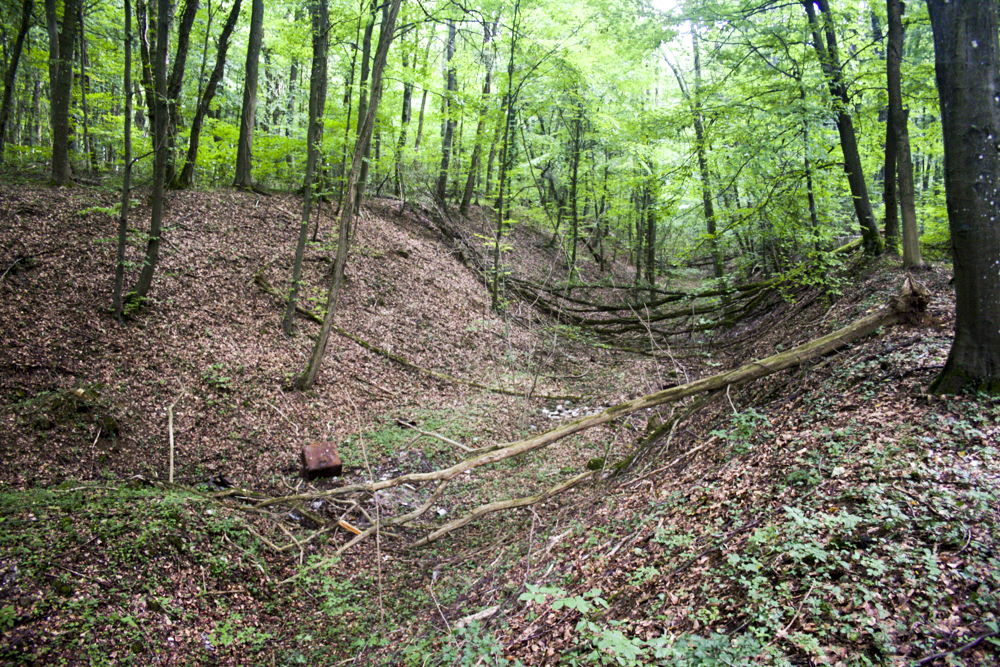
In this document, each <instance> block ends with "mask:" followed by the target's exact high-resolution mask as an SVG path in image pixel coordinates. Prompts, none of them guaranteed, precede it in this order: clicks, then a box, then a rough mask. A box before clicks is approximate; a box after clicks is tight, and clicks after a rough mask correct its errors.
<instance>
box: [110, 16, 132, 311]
mask: <svg viewBox="0 0 1000 667" xmlns="http://www.w3.org/2000/svg"><path fill="white" fill-rule="evenodd" d="M123 4H124V5H125V70H124V74H123V77H122V79H123V88H124V90H125V123H124V125H125V127H124V128H123V132H124V135H125V174H124V177H123V178H122V206H121V211H120V212H119V216H118V252H117V254H116V255H115V287H114V292H113V293H112V296H111V306H112V309H113V310H114V314H115V319H116V320H118V321H119V322H120V321H121V319H122V291H123V290H124V286H125V246H126V244H127V243H128V209H129V201H130V196H131V186H132V3H131V0H126V1H125V2H124V3H123Z"/></svg>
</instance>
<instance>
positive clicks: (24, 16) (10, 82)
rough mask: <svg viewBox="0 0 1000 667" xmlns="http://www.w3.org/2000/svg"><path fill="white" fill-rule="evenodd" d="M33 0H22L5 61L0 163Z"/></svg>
mask: <svg viewBox="0 0 1000 667" xmlns="http://www.w3.org/2000/svg"><path fill="white" fill-rule="evenodd" d="M32 5H33V0H24V4H23V5H22V6H21V28H20V29H19V30H18V31H17V38H16V39H15V40H14V48H13V49H12V50H11V53H10V61H9V62H8V63H7V72H6V73H5V74H4V77H3V102H0V164H3V147H4V143H5V141H6V139H7V119H8V118H10V107H11V104H12V102H13V100H14V82H15V80H16V78H17V64H18V62H19V61H20V60H21V51H22V50H23V48H24V38H25V36H26V35H27V34H28V29H29V28H30V27H31V7H32Z"/></svg>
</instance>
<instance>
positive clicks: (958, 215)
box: [927, 0, 1000, 394]
mask: <svg viewBox="0 0 1000 667" xmlns="http://www.w3.org/2000/svg"><path fill="white" fill-rule="evenodd" d="M927 7H928V9H929V10H930V18H931V29H932V30H933V32H934V61H935V71H936V76H937V88H938V95H939V97H940V99H941V129H942V134H943V138H944V160H945V170H944V173H945V192H946V194H947V202H948V222H949V228H950V230H951V247H952V253H953V256H954V263H955V341H954V343H953V345H952V348H951V353H950V354H949V355H948V361H947V362H946V363H945V367H944V369H943V370H942V371H941V374H940V375H938V377H937V378H936V379H935V380H934V382H933V383H932V384H931V386H930V392H931V393H937V394H956V393H958V392H960V391H963V390H966V391H984V392H987V393H991V394H1000V271H998V270H997V261H998V259H997V258H1000V222H998V221H997V220H996V217H997V192H998V190H1000V154H998V152H997V137H998V136H1000V105H998V104H997V91H998V90H1000V45H998V43H997V29H998V25H997V5H996V3H995V2H950V1H949V0H928V2H927Z"/></svg>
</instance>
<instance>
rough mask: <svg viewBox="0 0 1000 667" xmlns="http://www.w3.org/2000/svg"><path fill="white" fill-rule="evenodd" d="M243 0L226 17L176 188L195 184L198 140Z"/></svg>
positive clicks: (218, 80) (193, 121) (234, 5)
mask: <svg viewBox="0 0 1000 667" xmlns="http://www.w3.org/2000/svg"><path fill="white" fill-rule="evenodd" d="M241 2H242V0H235V1H234V2H233V8H232V10H231V11H230V12H229V18H228V19H226V23H225V25H223V26H222V32H221V33H220V34H219V49H218V52H217V54H216V56H215V68H214V69H213V70H212V74H211V76H209V78H208V85H207V86H205V91H204V93H203V94H202V95H201V99H200V100H199V101H198V108H197V110H196V111H195V114H194V119H193V120H192V121H191V137H190V139H189V140H188V149H187V156H186V157H185V158H184V167H183V168H182V169H181V171H180V175H179V176H178V177H177V178H175V179H174V180H175V182H174V184H173V187H175V188H178V189H185V188H190V187H191V186H193V185H194V167H195V164H196V163H197V161H198V141H199V139H200V138H201V128H202V126H203V125H204V124H205V116H207V115H208V110H209V107H210V105H211V104H212V100H213V99H214V98H215V92H216V90H218V87H219V82H220V81H222V75H223V74H224V73H225V71H226V53H227V52H228V51H229V38H230V37H231V36H232V34H233V28H235V27H236V21H237V19H239V16H240V4H241Z"/></svg>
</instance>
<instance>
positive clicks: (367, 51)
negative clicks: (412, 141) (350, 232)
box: [344, 0, 378, 217]
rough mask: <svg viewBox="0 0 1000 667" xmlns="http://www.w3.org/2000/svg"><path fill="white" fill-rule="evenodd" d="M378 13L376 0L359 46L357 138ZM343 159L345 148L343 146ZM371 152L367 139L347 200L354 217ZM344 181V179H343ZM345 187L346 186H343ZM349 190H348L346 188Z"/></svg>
mask: <svg viewBox="0 0 1000 667" xmlns="http://www.w3.org/2000/svg"><path fill="white" fill-rule="evenodd" d="M377 13H378V0H372V3H371V17H370V18H369V21H368V25H367V26H366V27H365V37H364V40H363V42H362V45H361V77H360V79H359V81H358V83H359V84H360V88H361V90H360V92H359V93H358V137H359V138H360V136H361V130H362V127H361V126H362V124H363V122H364V118H365V117H366V116H367V115H368V104H369V101H368V96H369V89H368V79H369V77H370V76H371V75H372V72H371V65H372V37H373V36H374V34H375V15H376V14H377ZM344 151H345V157H346V151H347V146H346V145H345V146H344ZM370 152H371V140H370V139H369V141H368V145H367V146H366V148H365V154H364V156H363V159H362V161H361V171H360V173H359V174H358V185H357V188H356V190H355V191H354V197H353V198H352V199H348V202H349V203H350V205H351V206H352V208H353V209H354V216H355V217H357V215H358V213H359V212H360V211H361V201H362V200H363V199H364V197H365V189H366V188H367V187H368V156H369V153H370ZM345 180H346V179H345ZM345 185H346V184H345ZM348 190H350V188H348Z"/></svg>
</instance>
